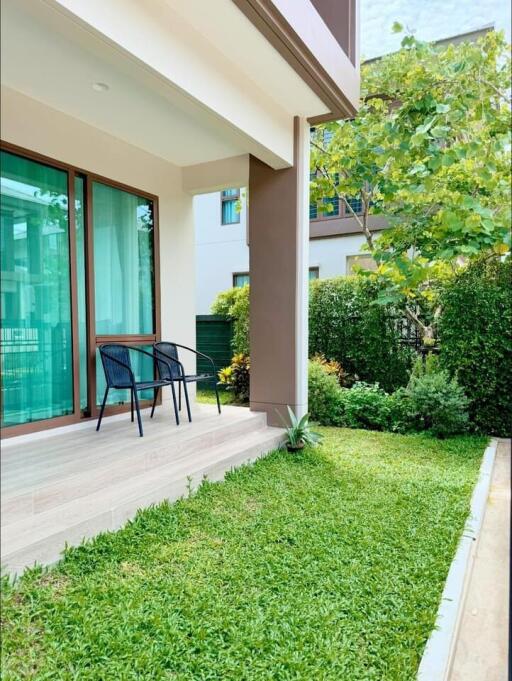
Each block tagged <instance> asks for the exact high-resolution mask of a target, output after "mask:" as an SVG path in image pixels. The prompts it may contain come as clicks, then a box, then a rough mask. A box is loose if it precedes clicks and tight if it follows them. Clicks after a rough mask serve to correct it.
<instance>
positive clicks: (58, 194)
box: [0, 152, 73, 426]
mask: <svg viewBox="0 0 512 681" xmlns="http://www.w3.org/2000/svg"><path fill="white" fill-rule="evenodd" d="M0 214H1V230H0V238H1V249H0V250H1V276H2V294H1V295H2V299H1V321H2V331H1V341H2V355H1V364H2V425H4V426H9V425H17V424H23V423H28V422H30V421H38V420H41V419H48V418H52V417H56V416H62V415H64V414H70V413H72V411H73V363H72V342H71V296H70V263H69V225H68V194H67V173H65V172H64V171H62V170H57V169H55V168H50V167H48V166H46V165H43V164H41V163H36V162H35V161H30V160H28V159H25V158H21V157H19V156H16V155H14V154H10V153H7V152H1V207H0Z"/></svg>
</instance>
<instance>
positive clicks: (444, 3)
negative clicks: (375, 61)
mask: <svg viewBox="0 0 512 681" xmlns="http://www.w3.org/2000/svg"><path fill="white" fill-rule="evenodd" d="M395 21H398V22H400V23H401V24H402V25H404V26H407V27H408V28H409V29H412V30H413V31H415V33H414V35H415V36H416V37H417V38H419V39H420V40H440V39H442V38H448V37H450V36H453V35H457V34H458V33H465V32H467V31H472V30H474V29H478V28H482V27H483V26H488V25H489V24H494V27H495V28H496V29H498V30H501V29H503V30H504V31H505V33H506V35H507V39H508V40H509V41H510V24H511V17H510V3H509V0H479V1H478V2H470V1H468V0H389V1H388V2H383V0H361V56H362V57H364V58H366V59H370V58H371V57H377V56H379V55H382V54H386V53H387V52H393V51H394V50H397V49H399V47H400V41H401V39H402V37H403V34H393V33H391V26H392V25H393V22H395Z"/></svg>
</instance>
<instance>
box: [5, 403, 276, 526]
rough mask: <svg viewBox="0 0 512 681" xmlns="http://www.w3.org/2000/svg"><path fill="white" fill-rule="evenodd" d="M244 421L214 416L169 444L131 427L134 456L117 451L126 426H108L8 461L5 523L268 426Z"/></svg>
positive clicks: (256, 416) (255, 418)
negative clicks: (114, 445) (116, 443)
mask: <svg viewBox="0 0 512 681" xmlns="http://www.w3.org/2000/svg"><path fill="white" fill-rule="evenodd" d="M160 416H161V415H160ZM243 416H244V418H243V419H237V420H235V421H232V422H229V421H228V422H226V421H225V420H223V419H222V418H219V417H217V416H213V417H210V418H208V419H206V420H205V421H201V422H199V423H198V424H196V423H194V422H193V423H192V424H188V423H186V424H184V425H182V426H180V427H179V429H173V430H172V431H171V432H170V434H169V437H168V438H167V439H166V440H165V441H162V436H161V432H156V433H152V432H151V430H150V428H149V427H147V428H146V433H147V434H146V435H145V436H144V438H139V437H138V433H137V431H136V429H135V428H134V427H133V426H131V428H132V435H133V440H134V442H133V447H132V448H131V450H129V451H127V450H126V448H125V447H121V448H119V449H117V450H115V449H113V448H112V439H113V438H114V439H115V438H116V434H117V431H118V430H119V429H120V428H123V429H126V427H127V424H126V423H121V424H120V425H117V427H116V428H115V429H110V430H109V428H108V425H107V427H106V428H105V430H104V431H100V433H99V434H97V433H96V432H91V431H90V430H87V431H81V432H79V433H76V434H75V435H74V437H73V439H72V440H71V441H70V440H69V438H66V439H65V440H62V442H61V441H60V440H59V439H57V440H56V441H53V442H52V440H48V441H47V442H48V445H49V446H48V452H45V454H44V456H41V453H40V452H37V451H36V453H37V456H35V457H31V454H30V452H29V453H28V454H27V453H25V454H24V455H23V456H21V457H18V459H17V460H16V459H13V460H12V461H9V460H7V461H6V460H5V458H4V457H3V460H2V506H1V508H2V512H1V514H0V516H1V524H2V526H4V525H6V524H8V523H12V522H16V521H17V520H22V519H23V518H28V517H29V516H31V515H33V514H37V513H43V512H44V511H48V510H50V509H52V508H55V507H57V506H61V505H62V504H64V503H66V502H68V501H72V500H74V499H77V498H80V497H84V496H87V495H88V494H92V493H94V492H96V491H99V490H101V489H102V488H103V487H105V484H109V485H111V484H114V483H117V482H122V481H123V480H127V479H128V478H131V477H133V476H135V475H137V476H138V475H140V474H141V473H144V472H145V471H149V470H152V469H153V468H158V467H160V466H165V465H167V464H169V463H174V462H177V461H180V460H182V459H187V458H188V457H190V456H191V455H192V454H193V453H194V452H195V451H197V450H198V449H207V448H210V447H213V446H215V445H217V444H222V443H224V442H227V441H230V440H233V438H237V437H239V436H242V435H245V434H247V433H251V432H253V431H255V430H259V429H261V428H263V427H265V426H266V416H265V414H264V413H258V412H249V411H248V410H247V412H246V413H244V414H243ZM130 425H131V424H130ZM130 425H129V426H128V427H130ZM55 442H56V443H57V444H55ZM52 444H53V446H52ZM91 445H92V446H93V448H94V449H93V452H92V453H91ZM83 456H86V457H87V470H84V469H83V459H82V457H83Z"/></svg>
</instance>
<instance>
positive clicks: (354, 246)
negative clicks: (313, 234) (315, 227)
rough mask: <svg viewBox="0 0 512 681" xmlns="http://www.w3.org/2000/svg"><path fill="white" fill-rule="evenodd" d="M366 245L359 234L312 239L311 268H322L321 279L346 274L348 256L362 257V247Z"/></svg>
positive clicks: (310, 248)
mask: <svg viewBox="0 0 512 681" xmlns="http://www.w3.org/2000/svg"><path fill="white" fill-rule="evenodd" d="M364 243H365V239H364V236H362V235H361V236H360V235H359V234H356V235H350V236H339V237H329V238H326V239H311V240H310V242H309V266H310V267H319V268H320V279H326V278H328V277H338V276H340V275H342V274H346V273H347V271H346V262H347V256H348V255H362V253H361V246H362V245H363V244H364Z"/></svg>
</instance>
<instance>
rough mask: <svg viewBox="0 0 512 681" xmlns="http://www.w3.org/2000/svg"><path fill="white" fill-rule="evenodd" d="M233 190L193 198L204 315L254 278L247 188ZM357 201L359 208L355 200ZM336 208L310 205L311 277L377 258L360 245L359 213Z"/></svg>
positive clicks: (375, 222)
mask: <svg viewBox="0 0 512 681" xmlns="http://www.w3.org/2000/svg"><path fill="white" fill-rule="evenodd" d="M231 191H233V192H234V194H233V197H234V198H229V199H227V198H226V196H223V194H225V192H213V193H211V194H202V195H200V196H196V197H195V198H194V217H195V224H196V273H197V274H196V312H197V314H199V315H206V314H210V311H211V305H212V303H213V301H214V300H215V298H216V296H217V295H218V294H219V293H220V292H221V291H225V290H226V289H228V288H230V287H231V286H243V284H246V283H249V281H250V274H249V243H248V232H247V206H246V202H245V192H244V191H243V190H242V191H241V192H239V191H238V190H231ZM239 196H240V197H241V198H240V203H239V204H238V205H237V203H238V201H239V199H238V197H239ZM221 204H222V208H221ZM228 205H230V208H229V210H230V212H229V214H228V213H227V206H228ZM353 207H354V208H355V209H356V210H357V205H356V204H355V203H354V205H353ZM237 208H239V210H237ZM334 209H335V210H334V213H333V214H330V215H329V216H327V215H325V214H324V215H322V214H319V213H318V212H317V211H315V210H314V207H313V206H310V225H309V238H310V241H309V278H310V279H316V278H321V279H325V278H326V277H336V276H339V275H344V274H351V273H352V271H353V270H352V268H353V266H354V264H356V263H358V264H360V265H363V266H365V267H372V266H373V260H372V259H371V258H370V257H369V256H368V255H365V254H364V252H362V251H361V247H362V246H363V244H364V236H363V235H362V234H361V230H360V228H359V226H358V225H357V223H356V221H355V219H354V218H353V217H350V216H348V215H346V211H343V208H342V210H341V215H340V210H339V206H334ZM371 222H372V227H373V229H379V228H381V227H382V226H384V224H385V223H384V220H383V219H382V218H378V217H374V218H371Z"/></svg>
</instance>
